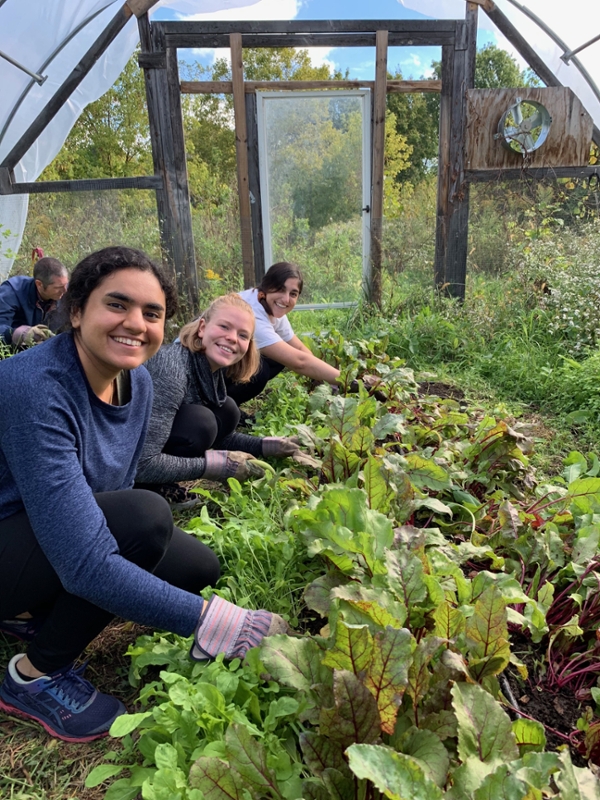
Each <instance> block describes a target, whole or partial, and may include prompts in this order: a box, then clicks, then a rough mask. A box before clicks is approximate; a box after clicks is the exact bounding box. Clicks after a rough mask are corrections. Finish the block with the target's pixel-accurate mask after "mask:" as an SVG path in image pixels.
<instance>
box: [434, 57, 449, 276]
mask: <svg viewBox="0 0 600 800" xmlns="http://www.w3.org/2000/svg"><path fill="white" fill-rule="evenodd" d="M453 73H454V47H451V46H450V45H446V46H445V47H442V94H441V97H440V128H439V146H438V176H437V205H436V225H435V258H434V262H433V280H434V286H435V288H436V289H438V290H440V291H441V290H442V289H443V288H444V286H445V283H446V254H447V251H448V219H449V214H448V208H449V206H450V200H449V198H450V189H449V187H450V128H451V126H452V75H453Z"/></svg>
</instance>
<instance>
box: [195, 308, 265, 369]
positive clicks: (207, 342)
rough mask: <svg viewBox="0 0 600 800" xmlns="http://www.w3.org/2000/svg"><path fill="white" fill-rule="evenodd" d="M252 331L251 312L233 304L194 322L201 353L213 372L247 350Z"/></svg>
mask: <svg viewBox="0 0 600 800" xmlns="http://www.w3.org/2000/svg"><path fill="white" fill-rule="evenodd" d="M253 333H254V314H252V312H251V311H245V310H244V309H242V308H236V307H235V306H221V307H220V308H217V309H215V311H214V312H213V313H212V315H211V317H210V319H209V320H205V319H201V320H200V322H199V323H198V336H199V337H200V339H202V346H203V350H204V355H205V356H206V360H207V361H208V363H209V366H210V368H211V370H212V371H213V372H216V371H217V370H218V369H223V368H224V367H225V368H226V367H231V366H232V365H233V364H237V363H238V361H241V360H242V358H243V357H244V356H245V355H246V353H247V352H248V348H249V347H250V341H251V340H252V335H253Z"/></svg>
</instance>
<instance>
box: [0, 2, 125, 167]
mask: <svg viewBox="0 0 600 800" xmlns="http://www.w3.org/2000/svg"><path fill="white" fill-rule="evenodd" d="M131 17H132V12H131V9H130V8H129V6H128V5H127V4H125V5H123V6H122V7H121V8H120V9H119V10H118V11H117V13H116V14H115V16H114V17H113V18H112V20H111V21H110V22H109V24H108V25H107V26H106V28H105V29H104V30H103V31H102V33H101V34H100V36H99V37H98V38H97V39H96V41H95V42H94V44H93V45H92V46H91V47H90V48H89V50H88V51H87V53H86V54H85V55H84V56H83V58H82V59H81V60H80V61H79V63H78V64H77V66H76V67H75V68H74V69H73V70H72V71H71V73H70V74H69V75H68V76H67V78H66V79H65V80H64V81H63V83H62V84H61V86H60V87H59V88H58V90H57V91H56V93H55V94H54V95H53V96H52V97H51V98H50V100H49V101H48V103H47V104H46V105H45V106H44V108H43V109H42V110H41V111H40V113H39V114H38V115H37V117H36V118H35V119H34V120H33V122H32V123H31V125H30V126H29V127H28V128H27V130H26V131H25V133H23V135H22V136H21V137H20V139H19V141H18V142H17V143H16V144H15V145H14V147H13V148H12V150H11V151H10V153H8V155H6V156H5V157H4V160H3V161H2V164H1V165H0V166H2V167H8V168H9V169H14V168H15V167H16V165H17V164H18V163H19V161H20V160H21V159H22V158H23V156H24V155H25V153H26V152H27V151H28V150H29V148H30V147H31V146H32V145H33V144H34V142H35V141H36V139H37V138H38V136H39V135H40V134H41V133H42V131H43V130H44V129H45V128H46V127H47V126H48V125H49V123H50V122H51V121H52V120H53V119H54V117H55V116H56V115H57V114H58V112H59V111H60V109H61V108H62V107H63V105H64V104H65V103H66V102H67V100H68V99H69V97H70V96H71V95H72V94H73V92H74V91H75V89H76V88H77V87H78V86H79V84H80V83H81V82H82V80H83V79H84V78H85V76H86V75H87V74H88V73H89V71H90V69H91V68H92V67H93V66H94V64H95V63H96V62H97V61H98V59H99V58H100V57H101V56H102V55H103V54H104V53H105V51H106V49H107V48H108V46H109V45H110V44H111V43H112V42H113V41H114V40H115V39H116V37H117V36H118V35H119V33H120V32H121V31H122V30H123V28H124V27H125V25H126V24H127V22H128V21H129V20H130V19H131Z"/></svg>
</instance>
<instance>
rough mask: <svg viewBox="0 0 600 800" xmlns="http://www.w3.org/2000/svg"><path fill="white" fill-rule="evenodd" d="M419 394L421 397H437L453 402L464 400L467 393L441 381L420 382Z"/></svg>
mask: <svg viewBox="0 0 600 800" xmlns="http://www.w3.org/2000/svg"><path fill="white" fill-rule="evenodd" d="M419 394H421V395H435V397H439V398H441V399H442V400H446V399H447V398H449V399H451V400H464V399H465V393H464V392H463V390H462V389H459V387H458V386H453V385H452V384H450V383H442V382H441V381H419Z"/></svg>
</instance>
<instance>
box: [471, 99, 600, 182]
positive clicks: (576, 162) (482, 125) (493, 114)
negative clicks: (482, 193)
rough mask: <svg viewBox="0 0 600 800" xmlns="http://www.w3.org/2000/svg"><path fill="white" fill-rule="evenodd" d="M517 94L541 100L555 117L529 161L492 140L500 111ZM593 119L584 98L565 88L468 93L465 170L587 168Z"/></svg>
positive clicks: (507, 106) (511, 102)
mask: <svg viewBox="0 0 600 800" xmlns="http://www.w3.org/2000/svg"><path fill="white" fill-rule="evenodd" d="M517 97H520V98H522V99H523V100H534V101H536V102H538V103H542V104H543V105H544V106H545V107H546V108H547V109H548V112H549V114H550V116H551V117H552V125H551V126H550V132H549V133H548V138H547V139H546V141H545V142H544V144H543V145H542V146H541V147H540V148H539V149H538V150H535V151H534V152H533V153H532V154H531V155H530V156H528V157H527V158H526V159H524V158H523V156H522V155H521V154H520V153H511V152H509V151H508V150H507V149H506V148H505V147H502V145H501V143H500V141H499V140H495V139H494V134H495V133H496V132H497V130H498V123H499V121H500V118H501V117H502V114H503V113H504V112H505V111H506V110H507V109H508V108H509V107H510V106H512V105H514V103H515V102H516V99H517ZM592 130H593V121H592V118H591V117H590V115H589V114H588V113H587V111H586V110H585V108H584V107H583V105H582V104H581V102H580V100H579V99H578V98H577V97H576V96H575V94H574V93H573V92H572V91H571V90H570V89H568V88H567V87H565V86H560V87H558V86H554V87H550V88H529V89H470V90H469V91H467V130H466V149H467V158H466V168H467V169H469V170H481V169H490V170H498V169H515V168H519V167H521V166H523V165H524V163H525V164H526V165H527V166H528V167H584V166H586V165H587V164H589V158H590V144H591V141H592Z"/></svg>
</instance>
